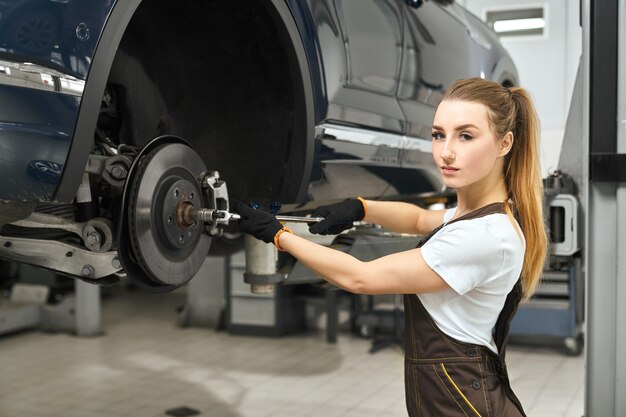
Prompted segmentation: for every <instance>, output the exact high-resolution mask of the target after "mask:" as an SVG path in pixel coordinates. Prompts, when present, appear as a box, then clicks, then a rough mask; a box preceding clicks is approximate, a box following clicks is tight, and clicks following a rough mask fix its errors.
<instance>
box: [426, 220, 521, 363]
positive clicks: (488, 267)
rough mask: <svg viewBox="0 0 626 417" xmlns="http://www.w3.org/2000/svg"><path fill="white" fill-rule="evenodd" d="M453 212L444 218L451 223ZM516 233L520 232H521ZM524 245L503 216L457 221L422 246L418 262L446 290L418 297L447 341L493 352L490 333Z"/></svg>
mask: <svg viewBox="0 0 626 417" xmlns="http://www.w3.org/2000/svg"><path fill="white" fill-rule="evenodd" d="M454 213H456V208H453V209H451V210H448V211H447V212H446V213H445V214H444V222H448V221H450V219H452V217H453V216H454ZM520 231H521V229H520ZM525 248H526V243H525V242H522V240H521V239H520V235H519V234H518V233H517V231H516V230H515V228H514V226H513V224H512V223H511V221H510V219H509V217H508V216H507V215H506V214H503V213H495V214H489V215H487V216H483V217H479V218H476V219H469V220H460V221H456V222H454V223H452V224H450V225H448V226H445V227H443V228H442V229H441V230H439V231H438V232H437V233H435V235H434V236H432V237H431V238H430V240H429V241H428V242H426V243H425V244H424V246H422V249H421V251H422V256H423V258H424V260H425V261H426V263H427V264H428V266H430V267H431V268H432V269H433V270H434V271H435V272H436V273H437V274H439V276H441V278H443V280H444V281H446V283H447V284H448V285H449V286H450V288H449V289H446V290H444V291H438V292H433V293H426V294H418V297H419V299H420V300H421V302H422V304H423V305H424V307H425V308H426V310H427V311H428V313H430V315H431V316H432V317H433V320H434V321H435V323H436V324H437V326H438V327H439V328H440V329H441V330H442V331H443V332H444V333H446V334H447V335H448V336H451V337H453V338H455V339H457V340H460V341H463V342H469V343H474V344H478V345H483V346H487V347H489V348H491V350H493V351H494V352H497V349H496V345H495V342H494V340H493V336H492V330H493V327H494V326H495V324H496V320H497V319H498V315H499V314H500V311H501V310H502V307H503V306H504V302H505V300H506V296H507V294H508V293H509V292H510V291H511V289H513V286H514V285H515V283H516V282H517V280H518V279H519V276H520V272H521V270H522V264H523V261H524V251H525Z"/></svg>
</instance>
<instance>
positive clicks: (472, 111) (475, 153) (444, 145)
mask: <svg viewBox="0 0 626 417" xmlns="http://www.w3.org/2000/svg"><path fill="white" fill-rule="evenodd" d="M487 112H488V110H487V107H486V106H485V105H483V104H480V103H476V102H470V101H461V100H444V101H442V102H441V103H440V104H439V107H438V108H437V112H436V113H435V119H434V120H433V129H432V131H433V132H432V134H433V159H434V160H435V164H436V165H437V167H438V168H439V172H441V175H442V177H443V182H444V184H446V186H448V187H451V188H455V189H457V190H458V189H460V188H463V187H467V186H468V185H472V184H475V183H477V182H479V181H482V180H488V179H490V178H495V176H501V175H502V167H503V158H501V157H502V156H504V155H506V153H508V151H509V149H510V145H511V143H512V134H510V133H507V135H505V138H504V139H498V138H497V137H496V135H495V133H494V132H493V131H492V129H491V126H490V124H489V119H488V117H487V114H488V113H487ZM509 136H510V137H509Z"/></svg>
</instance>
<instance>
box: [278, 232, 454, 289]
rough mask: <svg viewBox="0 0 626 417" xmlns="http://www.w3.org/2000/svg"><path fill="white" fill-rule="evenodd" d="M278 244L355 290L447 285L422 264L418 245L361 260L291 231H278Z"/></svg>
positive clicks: (328, 277)
mask: <svg viewBox="0 0 626 417" xmlns="http://www.w3.org/2000/svg"><path fill="white" fill-rule="evenodd" d="M279 245H280V247H281V248H283V249H284V250H286V251H287V252H289V253H290V254H291V255H293V256H295V257H296V258H297V259H298V260H299V261H300V262H302V263H304V264H305V265H306V266H307V267H309V268H310V269H312V270H313V271H315V272H316V273H317V274H319V275H320V276H321V277H323V278H324V279H326V280H327V281H329V282H331V283H333V284H335V285H337V286H338V287H341V288H343V289H345V290H346V291H350V292H353V293H356V294H416V293H425V292H433V291H440V290H444V289H446V288H449V287H448V284H446V282H445V281H444V280H443V279H442V278H441V277H440V276H439V275H438V274H437V273H436V272H434V271H433V270H432V269H430V267H429V266H428V265H427V264H426V262H425V261H424V259H423V258H422V255H421V251H420V249H412V250H408V251H405V252H400V253H396V254H392V255H388V256H384V257H382V258H379V259H376V260H373V261H369V262H362V261H359V260H358V259H356V258H354V257H353V256H350V255H348V254H346V253H344V252H340V251H338V250H334V249H330V248H327V247H325V246H321V245H318V244H316V243H313V242H309V241H308V240H306V239H303V238H301V237H299V236H296V235H294V234H292V233H282V234H281V235H280V236H279Z"/></svg>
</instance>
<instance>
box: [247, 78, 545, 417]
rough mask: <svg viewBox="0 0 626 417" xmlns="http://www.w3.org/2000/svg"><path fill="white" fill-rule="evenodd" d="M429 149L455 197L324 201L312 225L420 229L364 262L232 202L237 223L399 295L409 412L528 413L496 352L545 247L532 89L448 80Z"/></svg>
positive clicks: (317, 229)
mask: <svg viewBox="0 0 626 417" xmlns="http://www.w3.org/2000/svg"><path fill="white" fill-rule="evenodd" d="M432 136H433V141H432V145H433V158H434V160H435V164H436V165H437V166H438V167H439V169H440V172H441V175H442V177H443V181H444V183H445V184H446V185H447V186H448V187H451V188H454V189H455V190H456V193H457V202H458V204H457V207H456V208H454V209H450V210H437V211H429V210H424V209H422V208H419V207H417V206H414V205H411V204H407V203H400V202H382V201H366V200H364V199H362V198H360V197H359V198H357V199H351V200H347V201H345V202H342V203H338V204H333V205H329V206H324V207H321V208H320V209H318V210H317V211H316V213H315V214H316V215H322V216H324V217H325V220H324V221H322V222H320V223H318V224H315V225H312V226H311V227H310V229H311V231H312V232H313V233H321V234H335V233H339V232H341V231H343V230H346V229H348V228H351V227H352V223H353V221H357V220H364V221H366V222H369V223H376V224H380V225H383V226H384V227H387V228H389V229H391V230H394V231H397V232H404V233H415V234H419V235H424V234H425V235H426V237H425V238H424V239H423V240H422V241H421V242H420V244H419V245H418V247H417V248H416V249H413V250H409V251H406V252H402V253H397V254H392V255H389V256H385V257H382V258H379V259H376V260H373V261H370V262H361V261H359V260H357V259H355V258H354V257H352V256H350V255H347V254H345V253H343V252H339V251H336V250H333V249H329V248H327V247H324V246H320V245H317V244H315V243H312V242H310V241H307V240H306V239H303V238H301V237H298V236H296V235H295V234H293V233H290V230H289V229H287V228H286V227H283V225H282V224H281V223H279V222H278V221H276V219H275V218H274V217H273V216H272V215H271V214H270V213H268V212H266V211H264V210H253V209H251V208H249V207H247V206H246V205H244V204H238V205H237V210H238V211H239V212H240V214H241V215H242V220H241V221H240V226H241V229H242V231H244V232H246V233H250V234H252V235H254V236H255V237H257V238H259V239H263V240H264V241H266V242H268V243H269V242H273V243H274V244H275V245H276V246H277V247H278V249H279V250H283V251H288V252H289V253H290V254H292V255H293V256H295V257H296V258H297V259H298V260H300V261H301V262H303V263H304V264H305V265H307V266H308V267H309V268H311V269H312V270H314V271H316V272H317V273H318V274H319V275H320V276H322V277H324V278H325V279H326V280H328V281H329V282H331V283H333V284H335V285H337V286H339V287H341V288H343V289H345V290H347V291H351V292H354V293H357V294H405V296H404V308H405V388H406V402H407V410H408V413H409V416H411V417H413V416H424V417H428V416H499V417H502V416H524V415H525V414H524V411H523V408H522V406H521V404H520V402H519V401H518V399H517V397H516V396H515V394H514V393H513V391H512V390H511V388H510V385H509V379H508V376H507V372H506V366H505V362H504V354H505V346H506V340H507V336H508V325H509V322H510V319H511V318H512V316H513V314H514V313H515V310H516V309H517V305H518V304H519V302H520V300H521V299H522V298H528V297H530V296H531V295H532V293H533V291H534V289H535V287H536V285H537V283H538V281H539V278H540V275H541V271H542V267H543V264H544V260H545V256H546V247H547V235H546V232H545V228H544V220H543V213H542V196H543V190H542V181H541V173H540V168H539V158H538V147H539V145H538V118H537V115H536V112H535V108H534V106H533V103H532V101H531V99H530V97H529V95H528V93H527V92H526V91H525V90H524V89H522V88H505V87H503V86H501V85H500V84H498V83H496V82H493V81H487V80H483V79H479V78H472V79H465V80H459V81H457V82H455V83H454V84H453V85H452V86H450V88H449V89H448V90H447V92H446V94H445V96H444V98H443V100H442V102H441V103H440V104H439V106H438V108H437V111H436V113H435V118H434V121H433V127H432Z"/></svg>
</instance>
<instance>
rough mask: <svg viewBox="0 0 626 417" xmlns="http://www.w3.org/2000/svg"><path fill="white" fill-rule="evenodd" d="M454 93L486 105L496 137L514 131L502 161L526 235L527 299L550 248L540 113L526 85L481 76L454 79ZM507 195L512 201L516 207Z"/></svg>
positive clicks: (524, 282) (450, 95) (447, 96)
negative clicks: (544, 202)
mask: <svg viewBox="0 0 626 417" xmlns="http://www.w3.org/2000/svg"><path fill="white" fill-rule="evenodd" d="M453 99H454V100H464V101H474V102H478V103H481V104H483V105H485V106H486V107H487V108H488V109H489V121H490V123H491V125H492V127H493V129H494V131H495V132H496V134H497V135H498V137H500V138H501V137H504V135H505V134H506V133H507V132H512V133H513V146H512V147H511V151H510V152H509V153H508V154H507V155H506V157H505V161H504V181H505V184H506V189H507V192H508V199H507V201H505V202H504V207H505V211H506V213H507V214H508V215H509V216H513V215H514V214H515V217H517V219H518V222H519V225H520V228H521V229H522V233H523V234H524V238H525V240H526V251H525V253H524V263H523V266H522V275H521V276H522V285H523V290H524V299H525V300H527V299H529V298H530V297H531V296H532V295H533V293H534V291H535V289H536V288H537V284H539V280H540V279H541V273H542V271H543V266H544V262H545V259H546V254H547V248H548V236H547V233H546V229H545V223H544V218H543V204H542V201H543V183H542V178H541V168H540V165H539V117H538V116H537V112H536V110H535V106H534V104H533V102H532V99H531V98H530V95H529V94H528V92H527V91H526V90H525V89H523V88H519V87H512V88H505V87H503V86H502V85H500V84H498V83H497V82H495V81H489V80H484V79H481V78H468V79H463V80H458V81H456V82H454V83H453V84H452V85H451V86H450V87H449V88H448V90H447V91H446V93H445V95H444V97H443V100H453ZM508 200H511V201H512V202H513V209H511V207H510V206H509V203H508ZM513 212H514V213H513Z"/></svg>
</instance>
